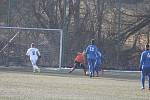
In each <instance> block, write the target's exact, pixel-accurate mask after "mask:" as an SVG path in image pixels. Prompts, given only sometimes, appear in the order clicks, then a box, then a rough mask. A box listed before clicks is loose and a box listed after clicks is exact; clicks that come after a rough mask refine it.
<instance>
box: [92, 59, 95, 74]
mask: <svg viewBox="0 0 150 100" xmlns="http://www.w3.org/2000/svg"><path fill="white" fill-rule="evenodd" d="M95 63H96V60H95V59H92V76H93V77H94V73H95Z"/></svg>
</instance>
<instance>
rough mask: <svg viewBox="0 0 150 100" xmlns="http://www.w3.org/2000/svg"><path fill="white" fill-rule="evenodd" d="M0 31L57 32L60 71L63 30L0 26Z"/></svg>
mask: <svg viewBox="0 0 150 100" xmlns="http://www.w3.org/2000/svg"><path fill="white" fill-rule="evenodd" d="M0 29H19V30H40V31H59V32H60V49H59V69H61V64H62V45H63V30H62V29H47V28H26V27H5V26H0Z"/></svg>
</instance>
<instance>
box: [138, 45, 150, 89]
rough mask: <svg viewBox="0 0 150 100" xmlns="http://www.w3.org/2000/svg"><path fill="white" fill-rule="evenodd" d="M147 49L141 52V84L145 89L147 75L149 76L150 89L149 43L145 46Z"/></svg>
mask: <svg viewBox="0 0 150 100" xmlns="http://www.w3.org/2000/svg"><path fill="white" fill-rule="evenodd" d="M145 49H146V50H145V51H143V52H142V54H141V59H140V66H139V67H140V71H141V84H142V88H141V89H145V76H148V78H149V90H150V50H149V45H146V46H145Z"/></svg>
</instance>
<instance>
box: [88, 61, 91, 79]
mask: <svg viewBox="0 0 150 100" xmlns="http://www.w3.org/2000/svg"><path fill="white" fill-rule="evenodd" d="M88 69H89V76H90V77H92V61H91V59H88Z"/></svg>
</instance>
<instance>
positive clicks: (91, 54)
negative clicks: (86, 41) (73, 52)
mask: <svg viewBox="0 0 150 100" xmlns="http://www.w3.org/2000/svg"><path fill="white" fill-rule="evenodd" d="M96 53H97V47H96V46H95V45H89V46H88V47H87V48H86V54H87V59H96V56H97V54H96Z"/></svg>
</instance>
